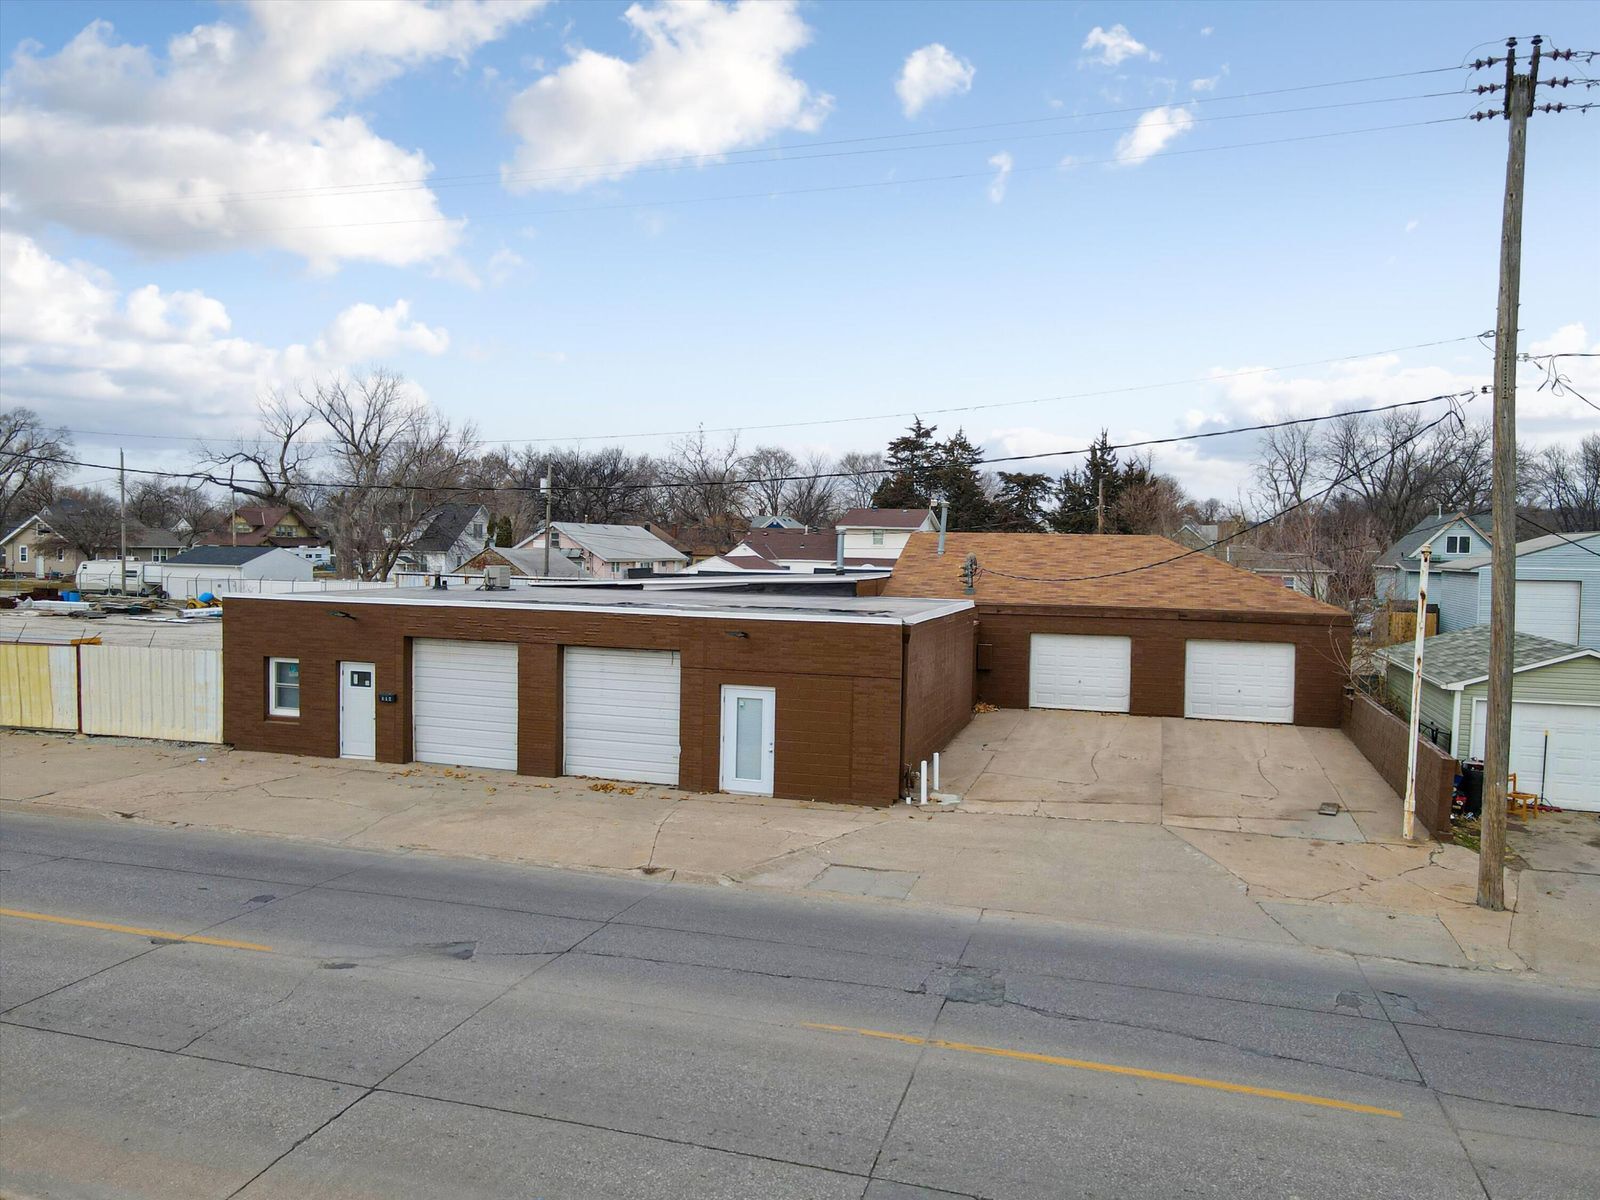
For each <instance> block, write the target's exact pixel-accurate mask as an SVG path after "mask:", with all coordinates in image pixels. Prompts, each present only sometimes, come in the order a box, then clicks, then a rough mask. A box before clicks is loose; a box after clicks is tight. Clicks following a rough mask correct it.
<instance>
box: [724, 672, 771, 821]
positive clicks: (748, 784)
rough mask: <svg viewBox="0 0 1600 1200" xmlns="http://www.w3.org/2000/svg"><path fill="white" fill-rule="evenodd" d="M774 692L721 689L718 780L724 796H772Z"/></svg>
mask: <svg viewBox="0 0 1600 1200" xmlns="http://www.w3.org/2000/svg"><path fill="white" fill-rule="evenodd" d="M776 708H777V692H775V691H774V690H773V689H772V688H763V687H734V686H731V685H728V686H724V687H723V689H722V780H721V787H722V790H723V791H725V792H744V793H746V794H747V795H752V796H770V795H772V776H773V758H774V752H775V750H776V747H777V721H776V720H775V715H776V714H775V710H776Z"/></svg>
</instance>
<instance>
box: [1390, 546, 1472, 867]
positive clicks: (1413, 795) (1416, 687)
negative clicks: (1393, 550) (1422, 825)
mask: <svg viewBox="0 0 1600 1200" xmlns="http://www.w3.org/2000/svg"><path fill="white" fill-rule="evenodd" d="M1421 557H1422V574H1421V576H1420V577H1419V578H1418V580H1417V632H1416V637H1415V639H1414V640H1413V644H1412V651H1411V725H1410V728H1411V740H1410V741H1409V742H1408V743H1407V744H1406V816H1405V826H1404V828H1403V830H1402V834H1403V836H1404V837H1405V839H1406V841H1408V842H1409V841H1410V840H1411V839H1412V837H1413V836H1415V831H1416V825H1417V727H1418V723H1419V722H1420V721H1421V719H1422V644H1423V642H1425V641H1426V640H1427V636H1428V563H1429V561H1430V560H1431V559H1432V558H1433V547H1432V546H1427V545H1424V546H1423V547H1422V555H1421ZM1457 695H1458V696H1459V695H1460V693H1457ZM1452 736H1454V735H1453V734H1452Z"/></svg>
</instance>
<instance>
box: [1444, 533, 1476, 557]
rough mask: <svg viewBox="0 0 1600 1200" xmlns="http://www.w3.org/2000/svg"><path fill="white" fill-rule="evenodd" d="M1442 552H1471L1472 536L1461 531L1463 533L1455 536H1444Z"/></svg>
mask: <svg viewBox="0 0 1600 1200" xmlns="http://www.w3.org/2000/svg"><path fill="white" fill-rule="evenodd" d="M1444 552H1445V553H1446V554H1471V553H1472V537H1471V535H1470V534H1465V533H1463V534H1459V535H1457V536H1453V537H1447V538H1445V540H1444Z"/></svg>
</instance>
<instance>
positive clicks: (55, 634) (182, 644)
mask: <svg viewBox="0 0 1600 1200" xmlns="http://www.w3.org/2000/svg"><path fill="white" fill-rule="evenodd" d="M91 637H97V638H99V639H100V641H101V643H102V644H103V645H106V646H165V647H167V648H169V649H178V648H181V649H185V650H220V649H222V619H221V618H220V617H188V618H184V617H180V616H178V615H177V614H176V613H174V612H171V611H161V612H156V613H151V614H150V615H149V616H143V617H132V616H128V615H127V614H125V613H107V614H106V615H105V616H104V617H102V618H100V619H99V620H84V619H83V618H82V617H68V616H63V615H61V614H58V613H43V612H39V611H37V610H32V609H26V608H0V643H21V644H22V645H46V646H65V645H70V644H71V643H72V641H73V640H74V639H76V638H91Z"/></svg>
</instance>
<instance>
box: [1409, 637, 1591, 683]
mask: <svg viewBox="0 0 1600 1200" xmlns="http://www.w3.org/2000/svg"><path fill="white" fill-rule="evenodd" d="M1580 649H1581V647H1578V646H1572V645H1569V644H1568V643H1566V642H1558V641H1554V640H1553V639H1551V638H1544V637H1538V636H1536V635H1534V634H1531V633H1519V634H1517V635H1516V636H1515V637H1514V638H1513V639H1512V642H1511V666H1512V669H1513V670H1517V671H1520V670H1521V669H1522V668H1523V667H1531V666H1534V665H1535V664H1537V663H1542V662H1549V661H1550V660H1551V659H1553V658H1563V657H1565V656H1566V655H1569V654H1576V653H1578V652H1579V651H1580ZM1378 653H1379V654H1380V655H1381V656H1382V657H1384V658H1387V659H1388V660H1389V661H1390V662H1393V663H1395V664H1397V665H1398V666H1400V667H1402V668H1403V669H1404V670H1405V671H1406V672H1407V673H1409V672H1410V670H1411V654H1412V643H1410V642H1400V643H1397V644H1396V645H1393V646H1385V647H1384V648H1383V649H1382V650H1379V651H1378ZM1488 673H1489V626H1487V625H1474V626H1473V627H1472V628H1471V629H1458V630H1456V631H1455V632H1454V633H1439V634H1435V635H1434V636H1433V637H1431V638H1428V639H1426V640H1425V641H1424V642H1423V643H1422V677H1423V678H1424V679H1425V680H1427V681H1428V682H1429V683H1432V684H1436V685H1438V686H1439V687H1449V686H1450V685H1451V684H1455V683H1464V682H1466V681H1467V680H1469V679H1482V678H1483V677H1484V676H1486V675H1487V674H1488Z"/></svg>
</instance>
